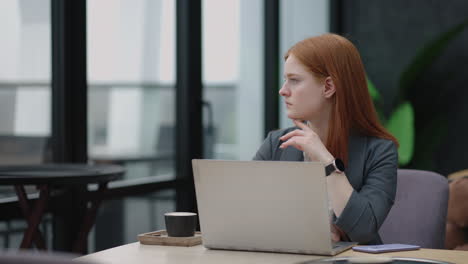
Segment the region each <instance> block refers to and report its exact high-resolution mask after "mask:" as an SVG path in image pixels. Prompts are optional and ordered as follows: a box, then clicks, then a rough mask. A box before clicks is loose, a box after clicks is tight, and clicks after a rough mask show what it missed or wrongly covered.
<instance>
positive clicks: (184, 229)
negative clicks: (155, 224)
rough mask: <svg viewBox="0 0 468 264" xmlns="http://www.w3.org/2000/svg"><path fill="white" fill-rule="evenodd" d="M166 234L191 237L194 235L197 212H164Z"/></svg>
mask: <svg viewBox="0 0 468 264" xmlns="http://www.w3.org/2000/svg"><path fill="white" fill-rule="evenodd" d="M164 219H165V221H166V231H167V236H170V237H191V236H194V235H195V229H196V227H197V214H196V213H189V212H171V213H165V214H164Z"/></svg>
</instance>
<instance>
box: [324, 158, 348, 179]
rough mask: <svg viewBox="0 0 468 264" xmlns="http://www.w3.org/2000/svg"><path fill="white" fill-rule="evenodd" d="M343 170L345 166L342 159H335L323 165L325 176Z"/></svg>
mask: <svg viewBox="0 0 468 264" xmlns="http://www.w3.org/2000/svg"><path fill="white" fill-rule="evenodd" d="M344 170H345V166H344V163H343V161H342V160H340V159H335V160H333V161H332V163H330V164H328V165H327V166H325V176H329V175H330V174H332V173H333V172H337V173H343V172H344Z"/></svg>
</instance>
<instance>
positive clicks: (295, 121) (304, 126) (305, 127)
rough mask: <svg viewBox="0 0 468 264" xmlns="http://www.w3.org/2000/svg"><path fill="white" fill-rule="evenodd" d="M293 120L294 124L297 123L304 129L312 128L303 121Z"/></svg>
mask: <svg viewBox="0 0 468 264" xmlns="http://www.w3.org/2000/svg"><path fill="white" fill-rule="evenodd" d="M293 122H294V124H295V125H296V126H297V127H298V128H300V129H302V130H304V131H307V130H309V129H310V127H309V126H307V125H306V124H304V123H302V121H300V120H297V119H293Z"/></svg>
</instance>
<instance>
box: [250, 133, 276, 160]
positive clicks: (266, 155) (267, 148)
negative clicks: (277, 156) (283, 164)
mask: <svg viewBox="0 0 468 264" xmlns="http://www.w3.org/2000/svg"><path fill="white" fill-rule="evenodd" d="M272 133H273V132H269V133H268V135H267V137H266V138H265V140H264V141H263V143H262V145H261V146H260V148H259V149H258V150H257V153H256V154H255V156H254V157H253V160H273V151H272V149H273V147H272V145H273V142H272Z"/></svg>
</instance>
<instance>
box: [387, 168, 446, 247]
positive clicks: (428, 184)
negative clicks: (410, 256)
mask: <svg viewBox="0 0 468 264" xmlns="http://www.w3.org/2000/svg"><path fill="white" fill-rule="evenodd" d="M397 177H398V183H397V193H396V198H395V203H394V205H393V207H392V209H391V210H390V213H389V214H388V216H387V218H386V219H385V221H384V223H383V224H382V226H381V228H380V230H379V233H380V236H381V238H382V241H383V243H385V244H390V243H404V244H414V245H419V246H421V247H424V248H435V249H443V248H444V240H445V224H446V218H447V206H448V194H449V192H448V191H449V189H448V181H447V179H446V178H445V177H443V176H442V175H440V174H437V173H435V172H430V171H421V170H403V169H402V170H398V176H397Z"/></svg>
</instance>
